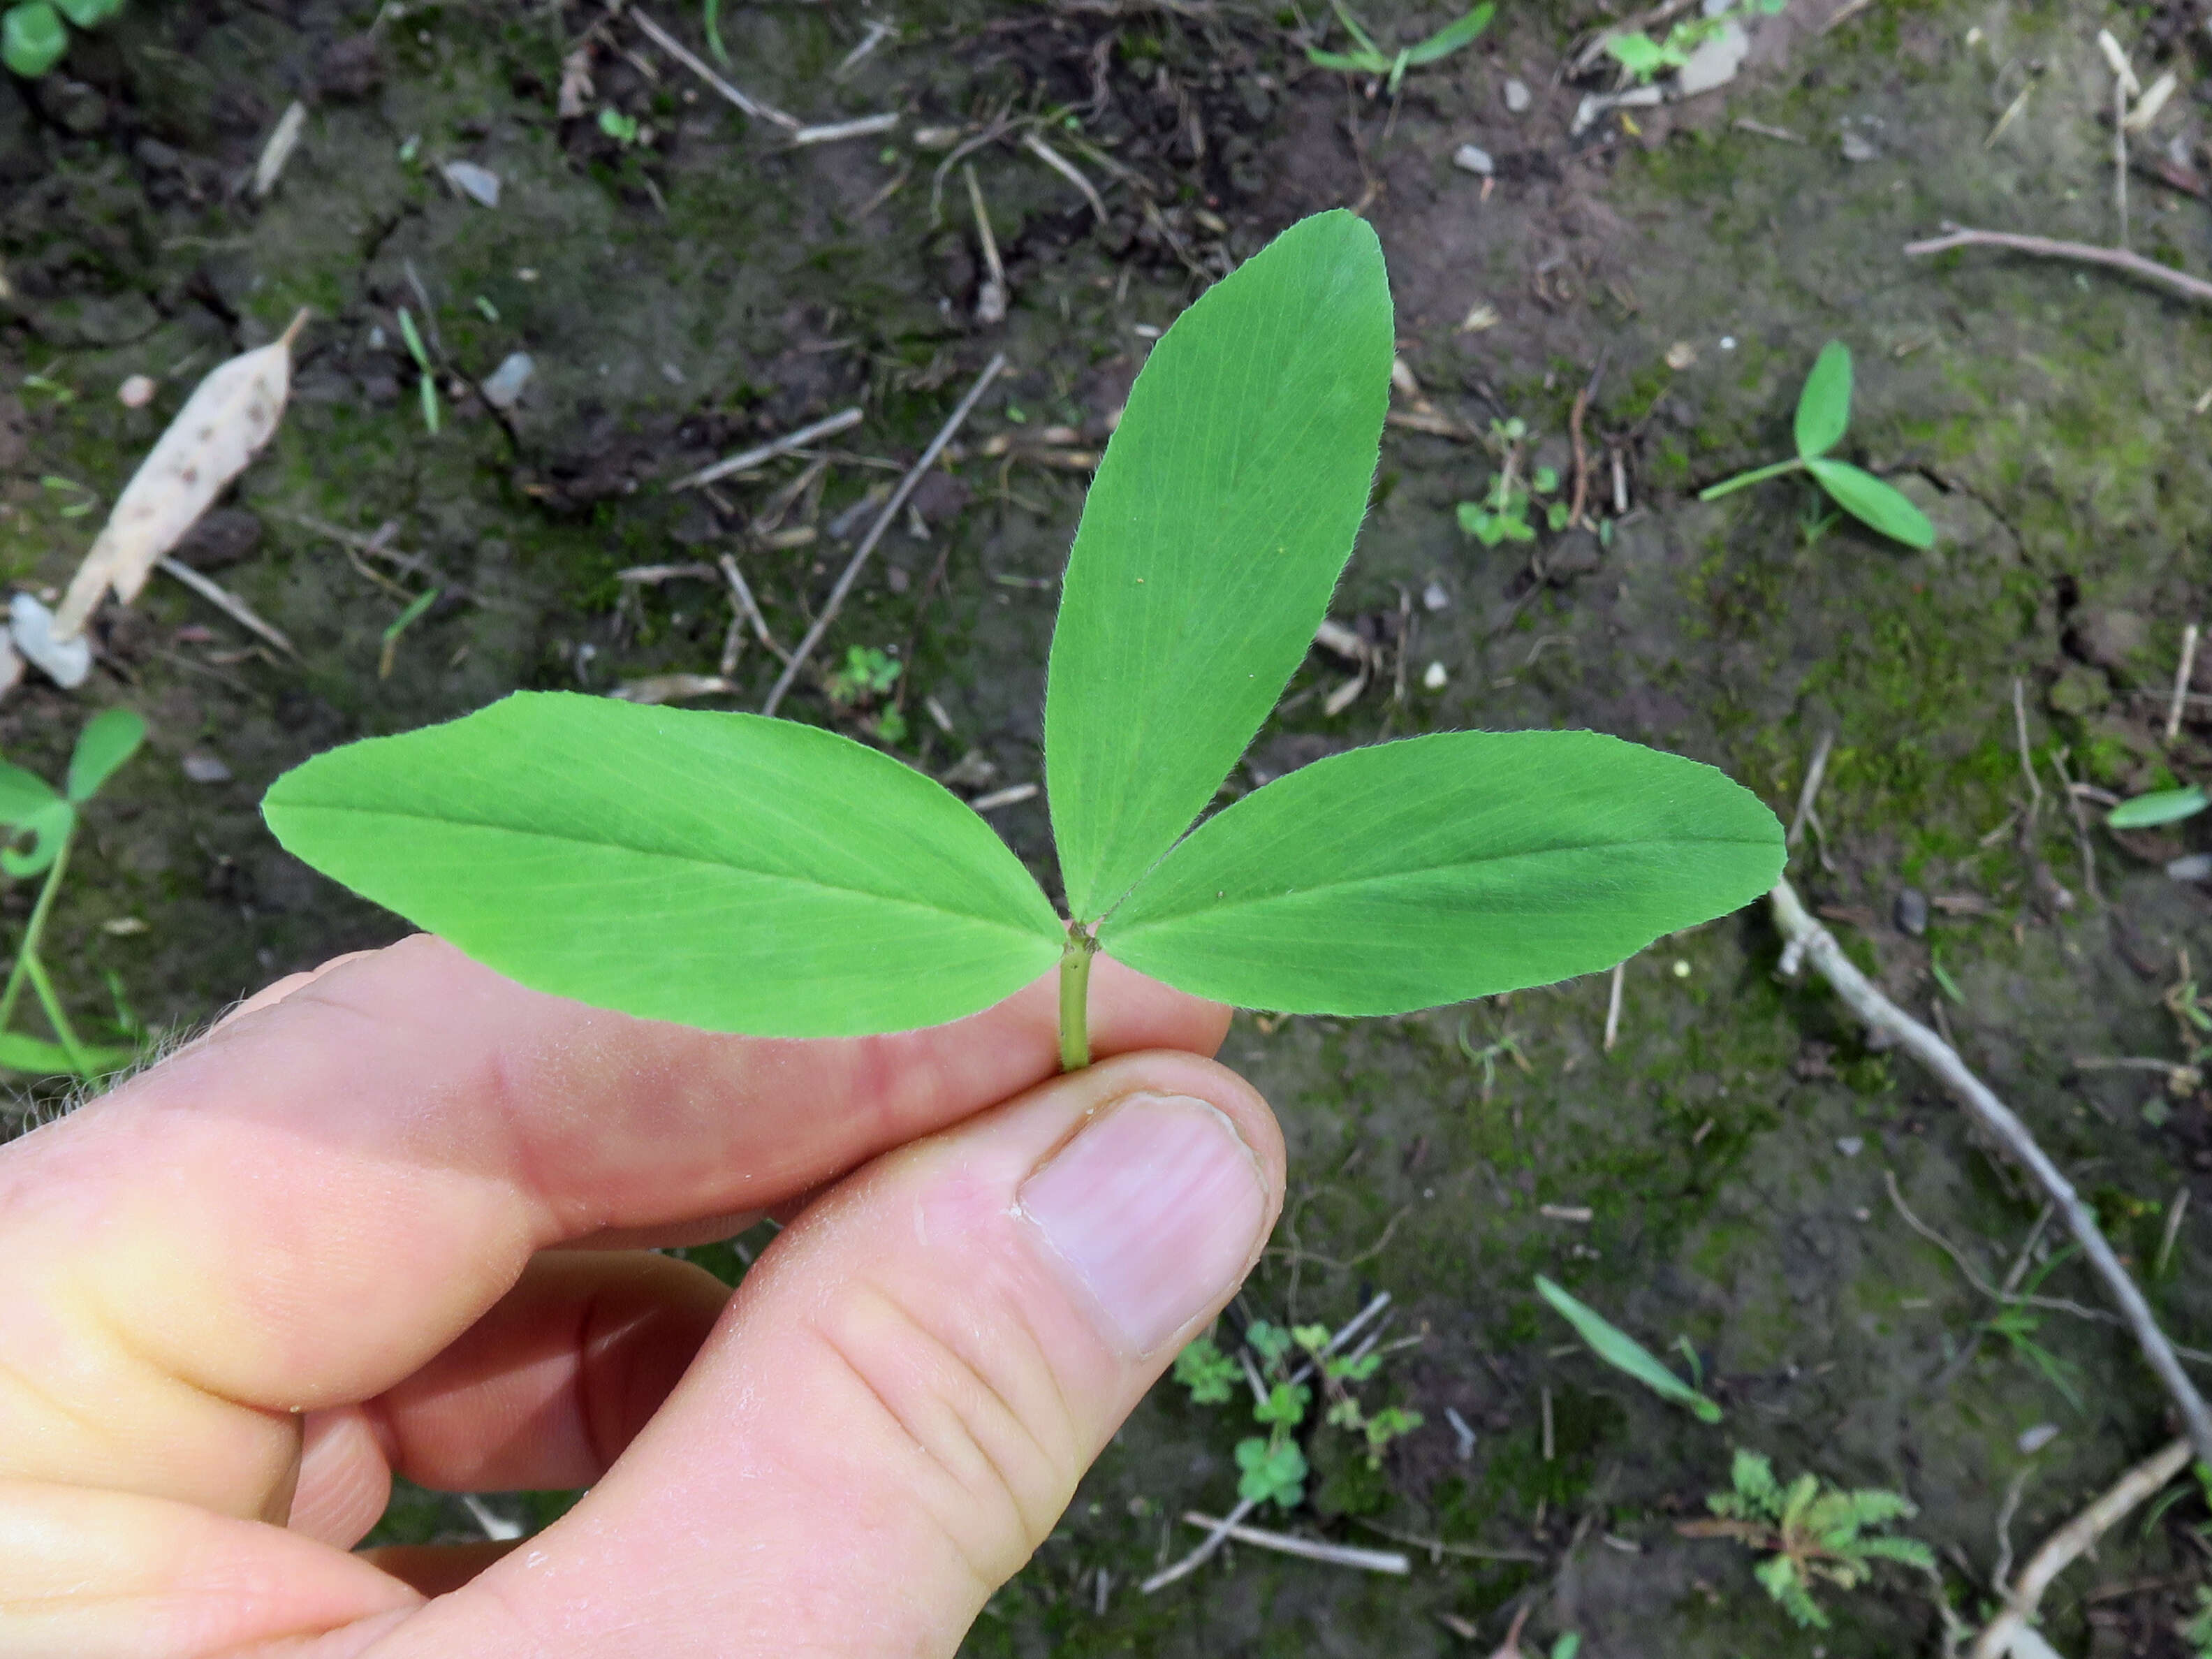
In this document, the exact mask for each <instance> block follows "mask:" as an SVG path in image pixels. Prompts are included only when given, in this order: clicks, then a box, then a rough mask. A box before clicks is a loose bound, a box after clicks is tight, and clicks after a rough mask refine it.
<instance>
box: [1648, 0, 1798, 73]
mask: <svg viewBox="0 0 2212 1659" xmlns="http://www.w3.org/2000/svg"><path fill="white" fill-rule="evenodd" d="M1789 3H1790V0H1749V3H1748V4H1747V6H1746V7H1745V8H1744V9H1745V10H1747V11H1753V12H1757V13H1758V14H1759V15H1761V16H1762V17H1771V16H1774V15H1776V14H1778V12H1780V11H1781V10H1782V9H1783V8H1784V6H1786V5H1788V4H1789ZM1730 9H1731V8H1729V7H1727V6H1723V8H1722V9H1720V10H1719V11H1717V12H1715V13H1713V14H1712V15H1710V16H1704V17H1698V18H1693V19H1692V20H1691V21H1688V22H1686V23H1677V24H1675V25H1674V27H1673V28H1671V29H1669V30H1668V31H1667V38H1666V39H1665V40H1653V39H1652V38H1651V37H1650V35H1648V34H1646V33H1644V31H1643V30H1641V29H1625V30H1623V31H1622V32H1621V33H1618V34H1609V35H1607V36H1606V38H1605V50H1606V55H1607V57H1609V58H1612V59H1613V62H1615V63H1617V64H1620V66H1621V68H1622V69H1624V70H1627V72H1628V74H1629V76H1631V77H1632V79H1633V80H1634V81H1635V82H1636V83H1637V84H1638V86H1648V85H1649V84H1650V82H1653V81H1656V80H1657V79H1658V78H1659V77H1660V76H1662V75H1668V74H1671V73H1673V72H1674V70H1678V69H1680V68H1681V67H1682V65H1683V64H1686V63H1688V62H1689V61H1690V55H1691V54H1692V52H1695V51H1697V49H1698V48H1699V46H1703V45H1705V42H1706V41H1708V40H1711V39H1712V38H1713V36H1715V35H1717V34H1718V33H1720V32H1721V31H1722V30H1723V28H1725V27H1728V15H1729V10H1730Z"/></svg>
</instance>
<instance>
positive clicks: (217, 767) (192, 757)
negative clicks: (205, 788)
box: [178, 749, 231, 783]
mask: <svg viewBox="0 0 2212 1659" xmlns="http://www.w3.org/2000/svg"><path fill="white" fill-rule="evenodd" d="M178 764H179V766H181V767H183V768H184V769H185V776H186V777H187V778H189V779H191V781H193V782H194V783H228V782H229V781H230V775H231V774H230V769H229V768H228V766H225V765H224V764H223V763H222V762H221V761H220V760H217V759H216V757H214V756H213V755H210V754H209V753H208V752H207V750H204V749H195V750H191V751H190V752H189V753H187V754H186V755H185V757H184V758H183V759H182V760H180V761H179V762H178Z"/></svg>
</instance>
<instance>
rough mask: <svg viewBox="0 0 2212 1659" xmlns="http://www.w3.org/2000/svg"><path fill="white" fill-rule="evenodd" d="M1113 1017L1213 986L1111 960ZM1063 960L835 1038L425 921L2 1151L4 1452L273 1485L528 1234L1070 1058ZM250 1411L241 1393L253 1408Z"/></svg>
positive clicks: (761, 1197)
mask: <svg viewBox="0 0 2212 1659" xmlns="http://www.w3.org/2000/svg"><path fill="white" fill-rule="evenodd" d="M1091 985H1092V1004H1093V1014H1092V1026H1093V1032H1094V1042H1095V1044H1096V1046H1097V1048H1098V1049H1099V1051H1100V1052H1101V1053H1102V1054H1103V1053H1112V1052H1119V1051H1124V1050H1128V1049H1133V1048H1187V1049H1191V1050H1194V1051H1196V1052H1200V1053H1211V1052H1212V1049H1213V1048H1215V1047H1216V1046H1217V1045H1218V1042H1219V1041H1220V1038H1221V1036H1222V1033H1223V1030H1224V1029H1225V1013H1224V1012H1223V1011H1222V1010H1221V1009H1219V1008H1218V1007H1216V1006H1213V1005H1212V1004H1208V1003H1202V1002H1200V1001H1197V1000H1194V999H1192V998H1188V997H1184V996H1182V995H1181V994H1178V993H1176V992H1172V991H1170V990H1168V989H1167V988H1166V987H1163V986H1160V985H1158V984H1156V983H1155V982H1153V981H1149V980H1146V979H1145V978H1143V977H1142V976H1141V975H1136V974H1134V973H1132V972H1129V971H1128V970H1127V969H1118V968H1115V967H1114V966H1113V965H1112V964H1110V963H1106V962H1103V961H1101V962H1100V963H1098V964H1097V971H1095V972H1094V974H1093V975H1092V980H1091ZM1054 1010H1055V995H1054V987H1052V986H1051V985H1050V984H1049V983H1048V982H1042V981H1041V982H1040V983H1038V984H1036V985H1033V986H1031V987H1029V988H1028V989H1027V990H1025V991H1024V992H1022V993H1020V994H1018V995H1016V996H1014V997H1012V998H1011V999H1009V1000H1007V1001H1006V1002H1004V1003H1001V1004H1000V1005H999V1006H996V1007H994V1008H991V1009H988V1010H987V1011H985V1012H982V1013H980V1014H977V1015H975V1016H974V1017H972V1018H969V1019H966V1020H962V1021H959V1022H957V1023H955V1024H951V1025H945V1026H939V1027H935V1028H933V1029H931V1030H923V1031H915V1032H907V1033H902V1034H899V1035H896V1036H881V1037H866V1038H859V1039H853V1040H849V1041H837V1042H781V1041H774V1040H764V1039H757V1038H747V1037H733V1036H716V1035H713V1034H709V1033H705V1032H701V1031H696V1030H690V1029H688V1028H685V1027H682V1026H676V1025H669V1024H659V1023H657V1022H652V1021H645V1020H638V1019H632V1018H627V1017H625V1016H623V1015H619V1014H611V1013H607V1012H602V1011H599V1010H596V1009H592V1008H587V1007H585V1006H581V1005H580V1004H577V1003H574V1002H569V1001H566V1000H562V999H558V998H554V997H548V996H544V995H542V994H538V993H536V992H532V991H527V990H525V989H523V988H522V987H520V986H517V985H515V984H514V983H513V981H508V980H506V979H504V978H502V977H501V976H500V975H496V974H495V973H492V972H491V971H490V970H489V969H484V968H482V967H479V966H478V965H477V964H476V963H472V962H471V961H469V960H468V959H467V958H466V957H463V956H461V955H460V954H459V952H458V951H454V950H453V949H452V948H451V947H450V946H447V945H444V944H442V943H441V942H440V941H438V940H435V939H429V938H427V937H422V938H416V939H409V940H407V941H405V942H404V943H402V944H400V945H394V946H392V948H391V949H389V950H386V951H378V952H375V953H374V954H372V955H369V956H366V957H361V958H359V959H357V960H354V961H349V962H347V963H343V964H342V965H340V966H338V967H337V968H335V969H332V970H331V971H330V972H328V973H325V974H323V975H319V976H318V977H317V978H315V979H314V980H313V981H311V982H310V983H308V984H307V985H305V986H303V987H301V988H300V989H298V990H296V991H295V992H293V993H292V994H290V995H289V996H288V997H286V998H285V999H284V1000H283V1001H281V1002H278V1003H276V1004H275V1005H274V1006H267V1007H264V1008H261V1009H258V1010H257V1011H255V1012H250V1013H247V1014H246V1015H244V1016H243V1017H242V1018H237V1019H235V1020H234V1021H233V1022H231V1023H229V1024H226V1025H225V1026H224V1027H222V1029H221V1030H217V1031H216V1032H215V1033H213V1034H212V1035H211V1036H209V1037H207V1038H205V1039H204V1040H203V1041H202V1042H198V1043H197V1044H195V1045H193V1046H192V1047H191V1048H188V1049H187V1050H185V1052H183V1053H181V1054H178V1055H177V1056H176V1057H174V1058H173V1059H172V1060H169V1061H167V1063H166V1064H164V1065H162V1066H159V1067H157V1068H156V1069H155V1070H154V1071H152V1072H150V1073H147V1074H146V1075H145V1076H143V1077H142V1078H140V1079H136V1080H135V1081H133V1082H131V1083H130V1084H127V1085H125V1086H124V1087H123V1088H121V1089H118V1091H115V1092H114V1093H113V1094H112V1095H110V1096H107V1097H105V1098H103V1099H101V1100H100V1101H98V1102H95V1103H94V1104H92V1105H91V1106H89V1107H88V1108H86V1109H84V1110H82V1111H81V1112H79V1113H77V1114H76V1115H73V1116H71V1117H69V1118H66V1119H64V1120H63V1121H60V1122H58V1123H56V1124H53V1125H50V1126H48V1127H46V1128H43V1129H40V1130H39V1131H36V1132H34V1133H32V1134H31V1135H29V1136H27V1137H26V1138H24V1139H22V1140H21V1141H19V1142H17V1143H16V1144H15V1145H14V1146H9V1147H8V1148H7V1149H6V1150H5V1152H0V1371H5V1372H9V1373H12V1374H14V1375H15V1376H18V1377H20V1378H21V1381H22V1382H23V1383H26V1384H27V1386H25V1387H22V1388H17V1389H0V1475H16V1476H21V1477H24V1478H29V1479H36V1480H61V1481H78V1482H82V1483H84V1484H89V1485H98V1486H110V1487H118V1488H122V1489H125V1490H131V1491H138V1492H147V1493H149V1494H151V1495H155V1496H161V1497H170V1498H185V1499H187V1500H189V1501H192V1502H196V1503H201V1504H208V1505H209V1506H210V1507H215V1508H218V1509H222V1510H227V1511H229V1512H233V1513H248V1514H250V1513H252V1512H254V1511H255V1510H257V1509H258V1507H259V1506H260V1505H261V1504H263V1503H264V1502H265V1501H267V1492H268V1489H269V1487H270V1485H271V1484H272V1483H273V1482H275V1481H276V1480H280V1479H281V1478H282V1470H283V1467H284V1466H285V1465H287V1464H288V1462H289V1458H290V1456H291V1455H292V1453H293V1451H294V1449H295V1447H296V1438H297V1437H296V1432H295V1431H294V1429H293V1425H292V1423H291V1420H290V1419H291V1418H292V1416H293V1414H294V1413H299V1412H301V1411H303V1410H306V1409H309V1408H313V1407H322V1406H329V1405H333V1404H339V1403H343V1402H346V1401H356V1400H361V1399H365V1398H368V1397H369V1396H371V1395H375V1394H377V1393H378V1392H380V1391H381V1390H382V1389H386V1388H387V1387H389V1386H391V1385H392V1383H396V1382H398V1380H400V1379H401V1378H403V1377H404V1376H407V1375H409V1374H410V1372H412V1371H413V1370H416V1368H417V1367H419V1366H420V1365H421V1364H422V1363H423V1362H424V1361H426V1360H427V1359H428V1358H429V1357H430V1356H431V1355H433V1354H435V1353H436V1352H438V1351H439V1350H440V1349H441V1348H442V1347H444V1346H446V1345H447V1343H449V1342H450V1341H452V1340H453V1338H454V1337H455V1336H457V1335H458V1334H459V1333H460V1332H461V1331H463V1330H464V1329H465V1328H467V1327H468V1325H469V1324H470V1323H471V1322H473V1321H474V1320H475V1319H476V1318H477V1316H478V1315H479V1314H481V1313H482V1312H483V1310H485V1309H487V1308H489V1306H490V1305H491V1304H493V1303H494V1302H495V1301H496V1300H497V1298H498V1297H500V1295H501V1293H502V1292H504V1291H506V1289H507V1287H508V1286H509V1285H512V1284H513V1282H514V1281H515V1279H517V1278H518V1277H519V1276H520V1273H521V1271H522V1267H523V1265H524V1264H525V1262H526V1261H527V1260H528V1258H529V1256H530V1255H531V1254H532V1252H533V1251H535V1250H538V1249H544V1248H546V1247H548V1246H550V1245H553V1244H556V1243H562V1241H564V1240H568V1239H574V1238H577V1237H587V1236H590V1235H592V1234H595V1233H599V1232H602V1231H608V1230H614V1229H634V1228H655V1227H665V1226H669V1225H675V1224H680V1223H682V1222H684V1221H687V1220H691V1219H696V1218H701V1217H707V1216H715V1215H725V1214H730V1213H733V1212H742V1211H747V1210H753V1209H759V1208H763V1207H765V1206H769V1205H772V1204H775V1203H777V1202H779V1201H781V1200H786V1199H788V1198H790V1197H792V1196H793V1195H795V1194H800V1193H803V1192H805V1191H806V1190H808V1189H810V1188H813V1187H816V1186H818V1185H819V1184H821V1183H822V1182H824V1181H826V1180H828V1179H829V1178H830V1177H831V1176H836V1175H837V1174H839V1173H841V1172H842V1171H843V1170H847V1169H849V1168H851V1167H852V1166H854V1164H858V1163H860V1162H861V1161H862V1160H863V1159H865V1158H869V1157H871V1156H872V1155H873V1154H875V1153H877V1152H881V1151H883V1150H884V1149H886V1148H889V1147H890V1146H896V1145H899V1144H901V1143H902V1142H904V1141H907V1140H909V1139H913V1138H915V1136H917V1135H920V1134H923V1133H928V1132H930V1131H932V1130H933V1129H936V1128H939V1127H942V1126H943V1125H945V1124H946V1123H949V1122H951V1121H955V1120H957V1119H958V1118H961V1117H963V1116H965V1115H968V1114H969V1113H971V1112H974V1111H976V1110H978V1109H981V1108H983V1107H985V1106H988V1105H992V1104H994V1103H997V1102H999V1101H1000V1100H1003V1099H1005V1098H1006V1097H1009V1096H1011V1095H1012V1094H1015V1093H1017V1092H1018V1091H1021V1090H1023V1089H1024V1088H1026V1087H1028V1086H1030V1085H1032V1084H1034V1083H1036V1082H1037V1081H1038V1080H1040V1079H1042V1078H1044V1077H1046V1076H1048V1075H1049V1074H1050V1073H1052V1072H1053V1071H1054V1068H1055V1066H1056V1062H1057V1054H1058V1048H1057V1040H1056V1030H1055V1012H1054ZM240 1407H244V1408H246V1409H245V1410H243V1411H240V1409H239V1408H240Z"/></svg>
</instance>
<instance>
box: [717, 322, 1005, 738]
mask: <svg viewBox="0 0 2212 1659" xmlns="http://www.w3.org/2000/svg"><path fill="white" fill-rule="evenodd" d="M1005 368H1006V353H1005V352H1003V351H1001V352H998V353H995V354H994V356H992V358H991V361H990V362H987V363H986V364H984V365H983V372H982V373H981V374H978V375H977V376H976V377H975V385H973V386H969V388H968V395H967V396H966V397H964V398H962V399H961V400H960V402H959V404H958V406H957V408H955V409H954V410H953V411H952V413H951V415H949V416H946V417H945V424H944V425H943V426H941V427H939V428H937V435H936V436H935V437H933V438H932V439H931V440H930V441H929V447H928V448H927V449H925V450H923V451H922V452H921V459H920V460H918V461H916V462H915V464H914V465H912V466H911V467H909V468H908V470H907V475H906V477H903V478H901V479H900V480H899V483H898V488H897V489H894V490H893V491H891V498H890V500H889V501H886V502H884V510H883V512H882V513H879V514H878V516H877V519H876V521H875V523H874V524H873V525H872V526H869V528H868V533H867V534H866V536H864V537H862V538H860V545H859V546H858V547H856V548H854V550H853V557H852V559H851V562H848V564H847V565H846V566H845V574H843V575H842V576H840V577H838V578H837V585H836V586H835V587H833V588H831V589H830V590H829V601H828V603H826V604H825V605H823V607H822V614H821V615H820V616H818V617H816V618H815V619H814V626H813V627H811V628H810V629H807V630H806V637H805V639H803V640H801V641H799V644H798V646H797V647H795V648H794V649H793V651H792V653H791V660H790V661H789V662H787V663H786V664H785V665H783V672H782V674H781V675H780V676H779V677H778V678H777V679H776V682H775V689H774V690H771V691H770V692H769V694H768V701H767V702H764V703H763V704H762V705H761V713H762V714H775V711H776V707H777V705H778V704H780V703H781V702H782V701H783V694H784V693H785V692H787V691H788V690H791V683H792V681H793V680H795V679H797V678H799V670H800V669H801V668H802V667H804V666H805V664H806V662H807V660H808V659H810V658H811V657H812V656H813V654H814V647H816V646H817V645H819V644H821V643H822V636H823V635H824V634H826V633H828V632H829V624H830V623H833V622H835V621H836V619H837V612H838V611H840V610H841V609H842V608H843V606H844V604H845V596H846V595H847V594H848V593H849V592H852V591H853V584H854V582H855V581H857V580H860V568H861V567H862V566H863V565H865V564H866V563H867V562H868V555H870V554H871V553H872V552H874V551H875V550H876V544H877V543H878V542H879V541H881V540H883V538H884V532H885V531H886V530H889V529H890V527H891V526H892V524H893V523H894V522H895V521H896V520H897V518H898V515H899V509H900V508H902V507H904V506H905V505H906V498H907V497H908V495H912V494H914V487H915V485H916V484H918V483H921V480H922V476H923V475H924V474H925V473H927V471H929V469H930V468H931V467H933V466H935V465H937V458H938V457H939V455H942V454H943V453H945V445H947V444H949V443H951V441H952V435H953V434H954V433H956V432H957V431H959V430H960V428H961V427H962V425H963V424H964V423H965V422H966V421H967V419H968V416H969V414H971V413H972V412H973V411H974V410H975V405H976V404H977V403H978V402H980V401H981V398H982V396H983V393H984V392H986V391H987V390H988V389H989V386H990V384H991V382H992V381H994V380H997V379H998V378H999V375H1000V372H1001V371H1003V370H1004V369H1005Z"/></svg>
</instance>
